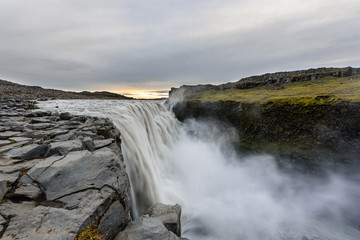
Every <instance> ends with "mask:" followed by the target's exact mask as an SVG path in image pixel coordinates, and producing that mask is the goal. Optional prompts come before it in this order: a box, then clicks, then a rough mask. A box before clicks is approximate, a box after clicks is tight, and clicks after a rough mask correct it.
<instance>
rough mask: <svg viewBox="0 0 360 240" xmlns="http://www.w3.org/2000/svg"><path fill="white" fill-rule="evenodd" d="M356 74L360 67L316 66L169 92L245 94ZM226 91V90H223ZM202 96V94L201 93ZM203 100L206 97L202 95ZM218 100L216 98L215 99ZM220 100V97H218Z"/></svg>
mask: <svg viewBox="0 0 360 240" xmlns="http://www.w3.org/2000/svg"><path fill="white" fill-rule="evenodd" d="M354 75H360V68H353V67H346V68H316V69H308V70H298V71H290V72H277V73H266V74H263V75H259V76H252V77H246V78H242V79H240V80H239V81H237V82H230V83H225V84H221V85H211V84H207V85H201V84H200V85H192V86H191V85H184V86H181V87H180V88H172V89H171V91H170V92H169V98H170V100H171V99H174V101H175V100H177V99H180V100H181V99H184V98H185V99H186V98H189V97H190V96H191V97H192V99H194V97H195V98H196V93H202V92H207V91H211V90H213V91H216V93H217V94H219V93H221V94H223V93H226V92H229V91H232V92H231V93H230V94H228V95H232V97H233V92H236V93H238V94H243V91H241V90H247V89H257V88H259V87H264V88H265V89H267V90H277V89H283V88H284V86H286V85H287V84H290V83H295V82H305V81H313V80H317V79H322V78H325V77H335V78H344V77H349V76H354ZM222 91H224V92H222ZM214 93H215V92H212V93H211V94H210V95H209V96H210V97H211V98H214ZM199 96H200V95H199ZM232 97H229V96H228V97H226V98H225V99H222V100H237V99H232ZM201 100H206V99H204V96H202V99H201ZM214 100H216V99H214ZM217 100H219V99H217Z"/></svg>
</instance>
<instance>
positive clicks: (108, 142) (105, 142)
mask: <svg viewBox="0 0 360 240" xmlns="http://www.w3.org/2000/svg"><path fill="white" fill-rule="evenodd" d="M113 142H115V140H114V139H113V138H107V139H104V140H94V148H95V150H96V149H100V148H103V147H107V146H109V145H111V144H112V143H113Z"/></svg>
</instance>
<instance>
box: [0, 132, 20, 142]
mask: <svg viewBox="0 0 360 240" xmlns="http://www.w3.org/2000/svg"><path fill="white" fill-rule="evenodd" d="M18 134H20V132H13V131H6V132H0V140H5V139H8V138H9V137H14V136H16V135H18Z"/></svg>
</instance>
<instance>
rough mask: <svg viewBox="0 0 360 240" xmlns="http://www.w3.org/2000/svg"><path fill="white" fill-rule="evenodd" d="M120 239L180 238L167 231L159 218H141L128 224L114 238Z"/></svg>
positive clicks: (172, 239)
mask: <svg viewBox="0 0 360 240" xmlns="http://www.w3.org/2000/svg"><path fill="white" fill-rule="evenodd" d="M122 239H134V240H135V239H137V240H147V239H156V240H177V239H182V238H179V237H177V236H176V235H175V234H174V233H173V232H170V231H168V230H167V229H166V227H165V226H164V224H163V223H162V222H161V220H160V219H159V218H152V217H148V216H143V217H140V218H138V219H137V220H135V221H133V222H131V223H129V224H128V225H127V227H126V228H125V230H124V231H122V232H120V233H119V234H118V235H117V236H116V237H115V240H122Z"/></svg>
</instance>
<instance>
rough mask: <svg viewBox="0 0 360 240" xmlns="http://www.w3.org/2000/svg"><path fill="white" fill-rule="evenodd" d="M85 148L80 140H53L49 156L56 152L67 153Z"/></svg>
mask: <svg viewBox="0 0 360 240" xmlns="http://www.w3.org/2000/svg"><path fill="white" fill-rule="evenodd" d="M82 149H83V144H82V143H81V141H80V140H78V139H77V140H69V141H64V142H53V143H51V144H50V152H49V154H48V155H49V156H51V155H54V154H59V155H66V154H67V153H69V152H71V151H79V150H82Z"/></svg>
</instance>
